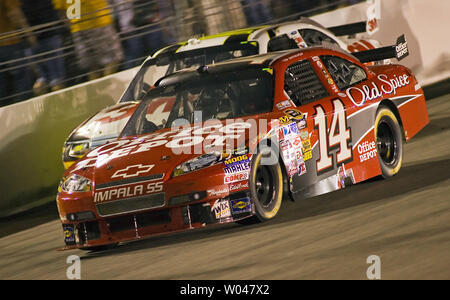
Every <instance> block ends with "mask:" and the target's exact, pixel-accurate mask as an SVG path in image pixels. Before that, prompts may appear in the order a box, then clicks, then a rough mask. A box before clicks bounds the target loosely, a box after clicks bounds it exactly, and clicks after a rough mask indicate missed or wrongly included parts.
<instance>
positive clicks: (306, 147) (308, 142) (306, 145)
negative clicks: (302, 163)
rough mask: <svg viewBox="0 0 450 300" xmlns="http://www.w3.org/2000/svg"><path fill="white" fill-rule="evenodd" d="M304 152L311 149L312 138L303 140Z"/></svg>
mask: <svg viewBox="0 0 450 300" xmlns="http://www.w3.org/2000/svg"><path fill="white" fill-rule="evenodd" d="M302 146H303V152H308V151H311V140H306V141H303V142H302Z"/></svg>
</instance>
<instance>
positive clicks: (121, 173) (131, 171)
mask: <svg viewBox="0 0 450 300" xmlns="http://www.w3.org/2000/svg"><path fill="white" fill-rule="evenodd" d="M154 166H155V165H148V166H143V165H141V164H139V165H134V166H128V167H126V168H125V169H122V170H118V171H117V172H116V173H114V175H113V176H111V178H118V177H122V178H130V177H136V176H139V175H140V174H144V173H147V172H150V170H151V169H152V168H153V167H154Z"/></svg>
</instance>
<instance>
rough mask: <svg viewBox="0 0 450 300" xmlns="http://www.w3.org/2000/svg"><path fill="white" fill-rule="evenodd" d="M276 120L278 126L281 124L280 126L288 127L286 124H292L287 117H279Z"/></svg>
mask: <svg viewBox="0 0 450 300" xmlns="http://www.w3.org/2000/svg"><path fill="white" fill-rule="evenodd" d="M278 120H279V121H280V124H281V125H288V124H291V123H292V121H291V119H290V118H289V116H283V117H280V118H279V119H278Z"/></svg>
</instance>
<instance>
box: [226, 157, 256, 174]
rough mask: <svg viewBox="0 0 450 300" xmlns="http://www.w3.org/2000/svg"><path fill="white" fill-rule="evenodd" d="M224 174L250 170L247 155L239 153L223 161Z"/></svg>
mask: <svg viewBox="0 0 450 300" xmlns="http://www.w3.org/2000/svg"><path fill="white" fill-rule="evenodd" d="M224 164H225V168H224V171H225V174H235V173H241V172H244V171H247V170H250V159H249V158H248V155H246V154H244V155H239V156H236V157H233V158H230V159H227V160H225V161H224Z"/></svg>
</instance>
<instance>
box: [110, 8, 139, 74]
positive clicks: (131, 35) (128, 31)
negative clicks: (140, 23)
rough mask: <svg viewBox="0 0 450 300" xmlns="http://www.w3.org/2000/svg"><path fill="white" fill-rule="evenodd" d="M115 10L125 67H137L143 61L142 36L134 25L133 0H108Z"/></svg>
mask: <svg viewBox="0 0 450 300" xmlns="http://www.w3.org/2000/svg"><path fill="white" fill-rule="evenodd" d="M108 1H109V3H110V4H111V5H112V7H113V10H114V15H115V17H116V19H117V23H118V27H119V29H120V36H121V39H122V41H123V47H124V50H125V51H124V52H125V64H124V68H125V69H129V68H133V67H136V66H137V65H139V64H140V63H141V60H140V58H141V52H142V50H141V49H142V47H143V45H142V42H141V40H142V37H140V36H135V35H136V26H135V25H134V7H133V1H132V0H108Z"/></svg>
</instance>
